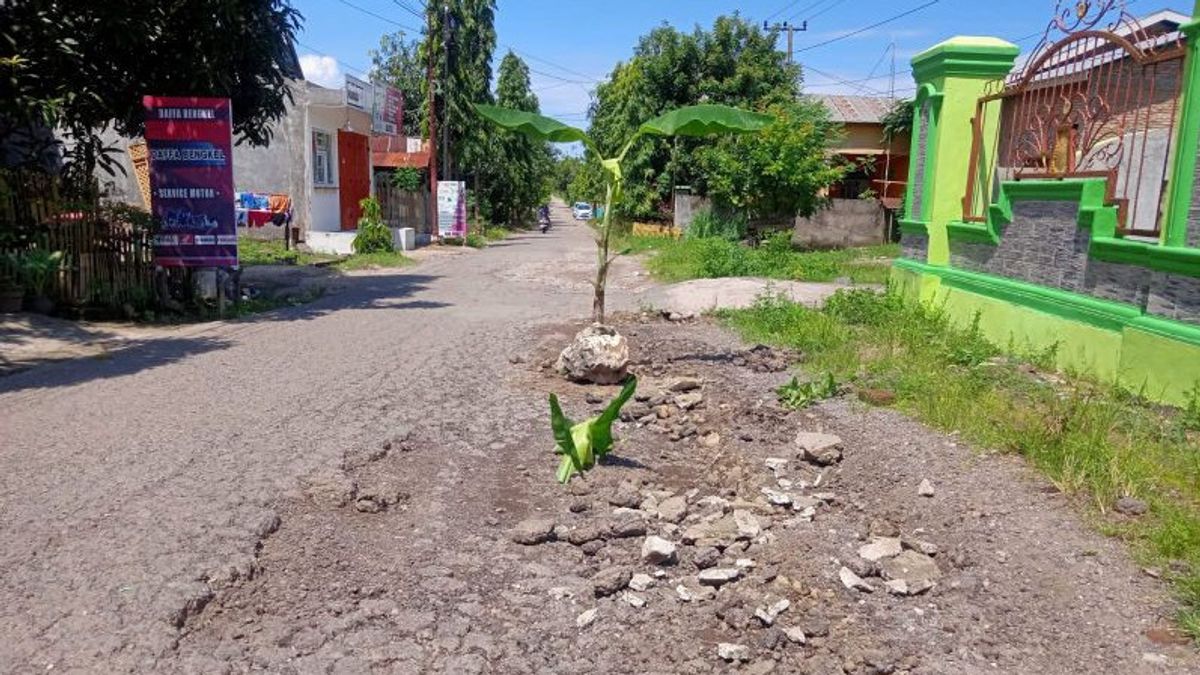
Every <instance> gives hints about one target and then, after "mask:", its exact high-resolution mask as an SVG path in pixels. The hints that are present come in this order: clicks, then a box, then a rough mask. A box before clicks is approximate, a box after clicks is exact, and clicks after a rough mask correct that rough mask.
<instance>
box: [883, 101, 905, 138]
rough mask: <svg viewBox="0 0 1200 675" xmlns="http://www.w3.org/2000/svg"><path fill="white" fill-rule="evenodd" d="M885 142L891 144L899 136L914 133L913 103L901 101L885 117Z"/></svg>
mask: <svg viewBox="0 0 1200 675" xmlns="http://www.w3.org/2000/svg"><path fill="white" fill-rule="evenodd" d="M882 122H883V142H884V143H891V142H892V140H893V139H895V138H896V137H897V136H902V135H904V134H910V133H912V127H913V102H912V101H911V100H908V99H899V100H897V101H896V102H895V103H893V104H892V107H891V109H890V110H888V111H887V113H886V114H885V115H884V116H883V120H882Z"/></svg>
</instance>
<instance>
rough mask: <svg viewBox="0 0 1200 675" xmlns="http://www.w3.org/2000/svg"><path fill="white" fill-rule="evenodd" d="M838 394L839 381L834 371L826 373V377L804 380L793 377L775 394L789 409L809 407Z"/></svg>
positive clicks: (780, 402)
mask: <svg viewBox="0 0 1200 675" xmlns="http://www.w3.org/2000/svg"><path fill="white" fill-rule="evenodd" d="M837 394H838V385H837V381H836V380H834V379H833V373H826V374H825V377H821V378H817V379H815V380H805V381H803V382H801V381H800V379H799V378H797V377H792V379H791V381H789V382H788V383H787V384H785V385H782V386H780V387H779V388H778V389H776V390H775V395H776V396H778V397H779V404H780V405H782V406H783V407H785V408H788V409H789V410H800V409H802V408H807V407H808V406H810V405H812V404H814V403H816V402H817V401H823V400H825V399H827V398H833V397H834V396H837Z"/></svg>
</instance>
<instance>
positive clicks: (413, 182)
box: [392, 166, 421, 192]
mask: <svg viewBox="0 0 1200 675" xmlns="http://www.w3.org/2000/svg"><path fill="white" fill-rule="evenodd" d="M392 187H394V188H396V189H397V190H404V191H406V192H416V191H417V190H419V189H421V172H420V171H419V170H417V169H414V168H412V167H410V166H402V167H400V168H398V169H396V170H395V171H394V172H393V173H392Z"/></svg>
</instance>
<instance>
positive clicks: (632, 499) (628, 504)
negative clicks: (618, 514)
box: [608, 483, 642, 509]
mask: <svg viewBox="0 0 1200 675" xmlns="http://www.w3.org/2000/svg"><path fill="white" fill-rule="evenodd" d="M608 503H609V504H612V505H613V506H621V507H625V508H627V509H636V508H637V507H639V506H641V505H642V495H641V494H639V493H638V491H637V488H635V487H633V486H632V485H630V484H629V483H621V485H620V486H619V487H618V488H617V491H616V492H614V493H612V495H611V496H609V498H608Z"/></svg>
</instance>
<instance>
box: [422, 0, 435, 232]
mask: <svg viewBox="0 0 1200 675" xmlns="http://www.w3.org/2000/svg"><path fill="white" fill-rule="evenodd" d="M435 11H437V10H435V9H434V8H433V7H430V8H429V9H428V10H427V11H426V13H425V14H426V18H427V21H428V27H427V28H426V29H425V33H426V36H425V40H426V44H428V45H429V66H428V69H427V70H426V74H425V77H426V80H425V87H426V91H427V93H428V97H427V99H428V104H429V128H428V132H429V137H428V139H427V140H428V142H429V203H428V204H426V209H425V211H426V212H427V213H428V214H429V240H430V241H431V242H432V241H437V239H438V212H437V183H438V156H437V105H436V104H435V100H436V97H435V96H434V87H433V61H434V55H433V51H434V50H433V45H434V42H433V13H434V12H435Z"/></svg>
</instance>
